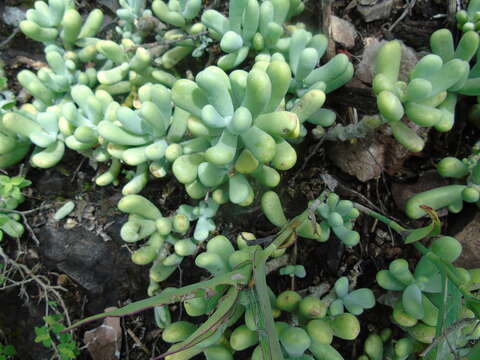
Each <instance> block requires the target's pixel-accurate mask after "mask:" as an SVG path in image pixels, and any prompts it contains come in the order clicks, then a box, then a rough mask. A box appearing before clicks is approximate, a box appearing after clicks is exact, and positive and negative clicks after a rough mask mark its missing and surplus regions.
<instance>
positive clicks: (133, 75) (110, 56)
mask: <svg viewBox="0 0 480 360" xmlns="http://www.w3.org/2000/svg"><path fill="white" fill-rule="evenodd" d="M95 51H96V52H97V53H98V56H97V58H98V60H99V61H100V60H103V61H104V62H103V65H102V67H101V69H100V70H99V71H98V74H97V78H98V82H99V83H100V86H99V87H98V89H102V90H105V91H107V92H109V93H110V94H111V95H112V96H115V95H129V94H131V93H132V92H133V93H134V92H135V91H136V89H137V88H139V87H141V86H142V85H145V84H148V83H153V84H156V83H160V84H163V85H165V86H168V87H171V86H172V85H173V83H174V82H175V81H176V78H175V76H173V75H172V74H170V73H168V72H166V71H163V70H161V69H157V68H155V67H154V66H153V63H152V55H151V54H150V52H149V51H148V50H146V49H144V48H143V47H138V46H136V45H135V44H134V43H133V41H131V40H129V39H123V40H122V42H121V44H117V43H115V42H113V41H110V40H100V41H98V42H96V44H95ZM126 100H128V98H127V99H126Z"/></svg>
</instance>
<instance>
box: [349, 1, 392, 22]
mask: <svg viewBox="0 0 480 360" xmlns="http://www.w3.org/2000/svg"><path fill="white" fill-rule="evenodd" d="M392 8H393V0H383V1H372V0H368V1H365V0H363V1H361V2H360V3H359V4H358V5H357V10H358V12H359V13H360V15H362V17H363V20H364V21H365V22H371V21H375V20H380V19H386V18H388V17H389V16H390V13H391V12H392Z"/></svg>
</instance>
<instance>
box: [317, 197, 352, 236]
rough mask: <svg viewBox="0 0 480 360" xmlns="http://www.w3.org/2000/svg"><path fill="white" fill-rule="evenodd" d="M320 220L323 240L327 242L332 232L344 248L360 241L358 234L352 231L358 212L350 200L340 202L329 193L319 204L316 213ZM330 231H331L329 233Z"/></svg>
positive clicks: (338, 198)
mask: <svg viewBox="0 0 480 360" xmlns="http://www.w3.org/2000/svg"><path fill="white" fill-rule="evenodd" d="M316 213H317V215H318V216H319V217H320V218H321V219H322V221H321V222H320V223H319V224H320V228H322V230H324V235H323V236H324V238H326V239H327V240H328V238H329V237H330V232H331V231H333V233H334V234H335V236H336V237H338V238H339V239H340V240H341V241H342V242H343V243H344V244H345V245H346V246H355V245H357V244H358V242H359V241H360V234H359V233H358V232H357V231H355V230H352V229H353V226H354V225H355V220H356V219H357V218H358V217H359V216H360V212H359V211H358V210H357V209H356V208H355V207H354V206H353V202H351V201H350V200H341V199H340V197H339V196H338V195H337V194H335V193H329V194H328V195H327V199H326V201H325V202H323V203H321V204H320V205H319V206H318V208H317V211H316ZM330 230H331V231H330Z"/></svg>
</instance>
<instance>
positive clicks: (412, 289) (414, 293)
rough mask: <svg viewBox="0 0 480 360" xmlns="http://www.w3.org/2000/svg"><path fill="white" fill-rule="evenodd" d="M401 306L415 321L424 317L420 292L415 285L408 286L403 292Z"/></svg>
mask: <svg viewBox="0 0 480 360" xmlns="http://www.w3.org/2000/svg"><path fill="white" fill-rule="evenodd" d="M402 304H403V308H404V309H405V311H406V312H407V313H408V314H409V315H410V316H412V317H413V318H415V319H421V318H423V316H424V311H423V300H422V291H421V290H420V288H419V287H418V286H417V284H410V285H408V286H407V288H406V289H405V290H404V291H403V294H402Z"/></svg>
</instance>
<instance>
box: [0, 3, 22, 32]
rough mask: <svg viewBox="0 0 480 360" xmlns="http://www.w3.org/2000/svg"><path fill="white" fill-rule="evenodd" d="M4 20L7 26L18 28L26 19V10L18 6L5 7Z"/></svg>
mask: <svg viewBox="0 0 480 360" xmlns="http://www.w3.org/2000/svg"><path fill="white" fill-rule="evenodd" d="M2 19H3V22H4V23H5V24H7V25H10V26H15V27H16V26H18V25H19V24H20V22H21V21H22V20H24V19H25V10H23V9H21V8H19V7H17V6H5V9H4V12H3V16H2Z"/></svg>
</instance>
